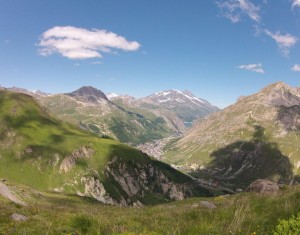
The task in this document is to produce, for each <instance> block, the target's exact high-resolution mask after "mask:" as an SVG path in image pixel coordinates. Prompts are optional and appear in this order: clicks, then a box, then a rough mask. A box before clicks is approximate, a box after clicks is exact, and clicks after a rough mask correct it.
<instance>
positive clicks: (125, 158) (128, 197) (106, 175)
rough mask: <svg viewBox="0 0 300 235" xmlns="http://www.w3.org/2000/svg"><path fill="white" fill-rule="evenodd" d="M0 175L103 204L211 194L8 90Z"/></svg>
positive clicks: (1, 112) (0, 133) (2, 97)
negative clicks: (57, 117) (55, 116)
mask: <svg viewBox="0 0 300 235" xmlns="http://www.w3.org/2000/svg"><path fill="white" fill-rule="evenodd" d="M65 97H67V96H65ZM0 178H5V179H8V180H11V181H13V182H17V183H22V184H26V185H29V186H31V187H33V188H36V189H39V190H51V191H57V192H64V193H71V194H77V195H81V196H88V197H92V198H95V199H96V200H98V201H100V202H104V203H107V204H121V205H133V204H136V205H140V204H151V203H158V202H164V201H168V200H177V199H183V198H185V197H188V196H192V195H194V196H196V195H210V192H209V191H208V190H206V189H204V188H202V187H199V186H198V185H197V184H196V183H195V182H194V181H193V180H191V179H190V178H189V177H187V176H186V175H184V174H182V173H180V172H178V171H176V170H174V169H173V168H171V167H170V166H168V165H166V164H163V163H161V162H158V161H155V160H153V159H151V158H149V157H148V156H147V155H145V154H143V153H141V152H139V151H137V150H135V149H132V148H130V147H128V146H126V145H122V144H120V143H118V142H116V141H113V140H109V139H103V138H102V139H101V138H99V137H98V136H96V135H91V134H90V133H89V132H83V131H81V130H79V129H77V128H75V127H73V126H71V125H69V124H66V123H63V122H61V121H58V120H56V119H54V118H52V117H50V116H49V115H48V113H47V112H46V111H45V110H44V109H42V108H40V107H39V106H38V104H37V103H36V101H34V100H33V98H32V97H30V96H28V95H25V94H21V93H12V92H8V91H0Z"/></svg>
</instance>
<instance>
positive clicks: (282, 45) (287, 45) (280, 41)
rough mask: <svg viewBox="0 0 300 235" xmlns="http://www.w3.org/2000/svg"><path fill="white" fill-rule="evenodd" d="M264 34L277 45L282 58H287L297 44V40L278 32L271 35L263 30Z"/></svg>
mask: <svg viewBox="0 0 300 235" xmlns="http://www.w3.org/2000/svg"><path fill="white" fill-rule="evenodd" d="M264 32H265V33H266V34H267V35H268V36H270V37H271V38H273V39H274V40H275V42H276V43H277V46H278V48H279V49H280V51H281V52H282V54H283V55H284V56H288V55H289V53H290V49H291V48H292V47H293V46H294V45H295V44H296V43H297V41H298V38H297V37H295V36H293V35H290V34H288V33H287V34H281V33H280V32H276V33H272V32H271V31H269V30H267V29H265V30H264Z"/></svg>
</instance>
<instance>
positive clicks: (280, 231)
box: [274, 213, 300, 235]
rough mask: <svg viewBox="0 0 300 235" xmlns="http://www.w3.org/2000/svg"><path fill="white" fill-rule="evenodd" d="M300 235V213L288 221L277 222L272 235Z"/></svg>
mask: <svg viewBox="0 0 300 235" xmlns="http://www.w3.org/2000/svg"><path fill="white" fill-rule="evenodd" d="M298 234H300V213H298V215H297V216H294V215H293V216H292V217H291V218H290V219H288V220H279V224H278V225H277V226H276V229H275V231H274V235H298Z"/></svg>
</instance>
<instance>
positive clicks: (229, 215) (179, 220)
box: [0, 185, 300, 235]
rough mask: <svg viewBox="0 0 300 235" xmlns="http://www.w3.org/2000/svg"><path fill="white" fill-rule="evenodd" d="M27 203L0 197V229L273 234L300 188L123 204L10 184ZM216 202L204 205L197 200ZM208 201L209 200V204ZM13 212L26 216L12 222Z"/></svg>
mask: <svg viewBox="0 0 300 235" xmlns="http://www.w3.org/2000/svg"><path fill="white" fill-rule="evenodd" d="M10 188H14V190H15V191H17V192H19V196H20V195H21V194H22V199H23V200H24V201H25V202H26V204H27V206H22V205H18V204H15V203H13V202H11V201H9V200H8V199H6V198H4V197H2V196H0V234H152V235H156V234H184V235H186V234H273V231H274V229H275V227H276V225H277V224H278V220H279V219H288V218H290V217H291V216H292V215H296V214H297V213H298V212H299V211H300V203H299V200H300V187H299V186H294V187H287V188H285V189H282V190H281V191H280V192H278V193H277V194H274V195H259V194H253V193H241V194H236V195H230V196H229V195H228V196H218V197H214V198H192V199H187V200H183V201H178V202H172V203H167V204H163V205H157V206H148V207H142V208H137V207H135V208H134V207H132V208H124V207H117V206H107V205H103V204H99V203H98V202H97V201H94V200H92V199H87V198H82V197H78V196H72V195H64V194H56V193H52V192H38V191H36V190H33V189H30V188H28V187H25V186H15V185H10ZM203 201H207V202H210V203H212V204H214V205H215V206H216V208H214V209H210V208H208V207H209V206H208V207H206V206H203V204H209V203H201V202H203ZM212 204H209V205H212ZM14 213H17V214H21V215H24V216H26V217H28V220H26V221H23V222H16V221H13V220H12V219H11V215H12V214H14Z"/></svg>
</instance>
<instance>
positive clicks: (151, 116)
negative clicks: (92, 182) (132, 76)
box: [8, 86, 218, 145]
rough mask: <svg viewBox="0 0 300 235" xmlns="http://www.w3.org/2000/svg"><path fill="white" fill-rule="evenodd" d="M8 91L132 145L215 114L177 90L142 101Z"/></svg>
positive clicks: (85, 90)
mask: <svg viewBox="0 0 300 235" xmlns="http://www.w3.org/2000/svg"><path fill="white" fill-rule="evenodd" d="M8 90H10V91H16V92H21V93H25V94H29V95H31V96H33V97H35V98H36V99H37V101H38V102H39V103H40V105H42V106H43V107H45V108H46V109H47V110H48V111H49V112H50V113H51V114H53V115H55V116H57V117H58V118H60V119H62V120H64V121H67V122H70V123H72V124H75V125H78V126H80V127H81V128H82V129H85V130H90V131H92V132H93V133H95V134H98V135H100V136H107V137H110V138H114V139H117V140H119V141H121V142H123V143H127V144H131V145H137V144H142V143H145V142H149V141H154V140H158V139H162V138H166V137H170V136H178V135H181V134H182V133H184V132H185V131H186V128H187V127H188V126H190V124H191V123H192V122H193V121H194V120H196V119H199V118H203V117H204V116H206V115H208V114H209V113H212V112H215V111H217V110H218V108H217V107H215V106H213V105H211V104H210V103H209V102H208V101H206V100H203V99H200V98H197V97H195V96H193V95H192V94H191V93H190V92H187V91H185V92H180V91H177V90H170V91H164V92H159V93H155V94H153V95H151V96H148V97H145V98H141V99H136V98H134V97H131V96H129V95H124V96H119V95H116V94H108V96H109V97H110V98H108V97H107V96H106V94H105V93H104V92H102V91H101V90H98V89H96V88H94V87H91V86H84V87H81V88H79V89H78V90H76V91H73V92H70V93H65V94H52V95H49V94H46V93H43V92H30V91H27V90H25V89H21V88H15V87H14V88H9V89H8ZM163 94H164V95H163ZM163 98H164V99H165V100H163Z"/></svg>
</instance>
